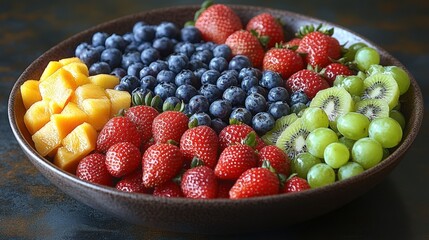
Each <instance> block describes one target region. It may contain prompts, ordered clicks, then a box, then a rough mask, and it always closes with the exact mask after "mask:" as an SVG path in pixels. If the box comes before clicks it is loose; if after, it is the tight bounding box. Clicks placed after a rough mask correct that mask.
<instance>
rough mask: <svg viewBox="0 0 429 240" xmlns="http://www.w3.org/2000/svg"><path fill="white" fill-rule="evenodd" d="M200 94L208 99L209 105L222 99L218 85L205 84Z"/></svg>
mask: <svg viewBox="0 0 429 240" xmlns="http://www.w3.org/2000/svg"><path fill="white" fill-rule="evenodd" d="M199 93H200V94H201V95H203V96H205V97H206V98H207V100H208V101H209V103H212V102H214V101H216V100H218V99H220V98H221V97H222V92H221V91H220V90H219V88H217V87H216V85H213V84H210V83H207V84H203V85H202V86H201V88H200V90H199Z"/></svg>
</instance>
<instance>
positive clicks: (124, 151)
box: [21, 1, 410, 199]
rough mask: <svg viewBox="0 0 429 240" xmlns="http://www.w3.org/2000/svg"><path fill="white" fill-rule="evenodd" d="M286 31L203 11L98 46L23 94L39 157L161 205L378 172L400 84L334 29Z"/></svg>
mask: <svg viewBox="0 0 429 240" xmlns="http://www.w3.org/2000/svg"><path fill="white" fill-rule="evenodd" d="M191 18H192V17H191V16H190V19H191ZM287 24H288V23H287V22H282V19H277V18H276V16H273V15H271V14H270V13H266V12H264V13H260V14H258V15H256V16H254V17H253V18H251V19H250V20H249V21H248V22H247V23H246V22H242V21H241V19H240V18H239V17H238V15H237V14H236V13H235V12H234V11H233V9H232V8H230V7H229V6H227V5H223V4H213V3H212V2H210V1H208V2H205V3H203V4H202V7H201V9H200V10H199V11H197V12H196V14H195V16H194V18H193V20H192V21H189V22H188V23H186V24H185V26H184V27H183V28H179V27H178V26H177V25H175V24H174V23H171V22H162V23H160V24H158V25H151V24H148V23H145V22H143V21H139V22H136V23H135V25H134V26H133V28H132V29H130V31H129V32H127V33H125V34H123V35H119V34H115V33H113V34H108V33H105V32H97V33H95V34H94V35H93V36H92V39H91V42H83V43H81V44H79V45H78V46H77V47H76V49H75V56H76V57H71V58H65V59H61V60H59V61H52V62H50V63H49V64H48V65H47V67H46V68H45V70H44V71H43V73H42V75H41V77H40V79H38V80H28V81H26V82H25V83H24V84H23V85H22V86H21V95H22V100H23V103H24V106H25V108H26V109H27V112H26V114H25V116H24V123H25V125H26V127H27V129H28V131H29V132H30V134H31V135H32V139H33V142H34V145H35V149H36V150H37V151H38V152H39V153H40V155H42V156H44V157H47V158H49V159H51V160H52V161H53V163H54V164H56V165H57V166H58V167H59V168H62V169H64V170H66V171H68V172H70V173H73V174H76V176H77V177H78V178H80V179H82V180H85V181H89V182H93V183H96V184H102V185H106V186H110V187H115V188H116V189H118V190H121V191H127V192H134V193H143V194H153V195H154V196H159V197H186V198H206V199H212V198H231V199H238V198H248V197H257V196H266V195H273V194H285V193H291V192H299V191H304V190H307V189H311V188H317V187H323V186H325V185H328V184H332V183H334V182H335V181H340V180H344V179H347V178H350V177H353V176H356V175H358V174H360V173H361V172H363V171H365V170H366V169H369V168H372V167H374V166H375V165H377V164H378V163H379V162H381V161H382V160H383V159H384V158H386V157H387V156H388V155H389V152H390V151H392V150H394V148H395V147H396V146H398V144H400V142H401V140H402V135H403V130H404V128H405V127H406V119H405V118H404V116H403V115H402V113H401V112H400V102H401V95H403V94H405V93H406V92H407V90H408V88H409V86H410V79H409V76H408V74H407V73H406V72H405V71H404V70H403V69H402V68H400V67H397V66H382V65H380V55H379V54H378V52H377V51H376V50H375V49H374V48H372V47H370V46H367V45H366V44H364V43H354V44H351V45H349V46H348V47H346V46H345V45H341V44H345V43H342V42H341V39H337V38H336V37H335V35H334V29H333V28H332V29H326V28H324V27H323V26H322V25H320V26H311V25H310V26H302V27H301V28H300V30H299V31H297V33H295V35H292V34H291V33H287V32H286V31H285V30H284V29H285V28H284V26H285V25H287Z"/></svg>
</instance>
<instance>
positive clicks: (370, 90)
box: [361, 73, 399, 110]
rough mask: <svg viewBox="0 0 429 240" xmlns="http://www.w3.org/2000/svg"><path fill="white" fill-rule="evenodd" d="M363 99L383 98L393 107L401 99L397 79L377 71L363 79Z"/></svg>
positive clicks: (390, 107)
mask: <svg viewBox="0 0 429 240" xmlns="http://www.w3.org/2000/svg"><path fill="white" fill-rule="evenodd" d="M363 85H364V90H363V94H362V97H361V98H362V99H382V100H384V101H386V102H387V104H388V105H389V109H390V110H391V109H393V108H394V107H395V106H396V105H397V104H398V100H399V87H398V84H397V83H396V81H395V79H394V78H393V77H392V76H390V75H388V74H384V73H376V74H374V75H371V76H369V77H367V78H366V79H365V80H364V81H363Z"/></svg>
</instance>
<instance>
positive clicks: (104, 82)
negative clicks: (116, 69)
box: [89, 74, 119, 89]
mask: <svg viewBox="0 0 429 240" xmlns="http://www.w3.org/2000/svg"><path fill="white" fill-rule="evenodd" d="M89 81H90V82H91V83H93V84H95V85H98V86H100V87H102V88H104V89H107V88H114V87H115V86H116V85H118V84H119V78H118V77H116V76H113V75H109V74H97V75H94V76H90V77H89Z"/></svg>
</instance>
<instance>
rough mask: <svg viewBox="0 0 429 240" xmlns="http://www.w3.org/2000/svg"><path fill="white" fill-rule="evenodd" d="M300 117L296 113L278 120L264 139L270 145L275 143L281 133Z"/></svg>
mask: <svg viewBox="0 0 429 240" xmlns="http://www.w3.org/2000/svg"><path fill="white" fill-rule="evenodd" d="M296 119H298V116H297V115H296V114H295V113H292V114H289V115H286V116H283V117H281V118H279V119H277V120H276V123H275V124H274V127H273V129H271V130H270V131H268V132H267V133H266V134H265V135H264V136H262V140H263V141H264V142H265V143H266V144H268V145H275V144H276V142H277V139H278V138H279V136H280V134H282V132H283V131H284V130H285V129H286V128H287V127H288V126H289V125H290V124H291V123H293V122H295V120H296Z"/></svg>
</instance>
